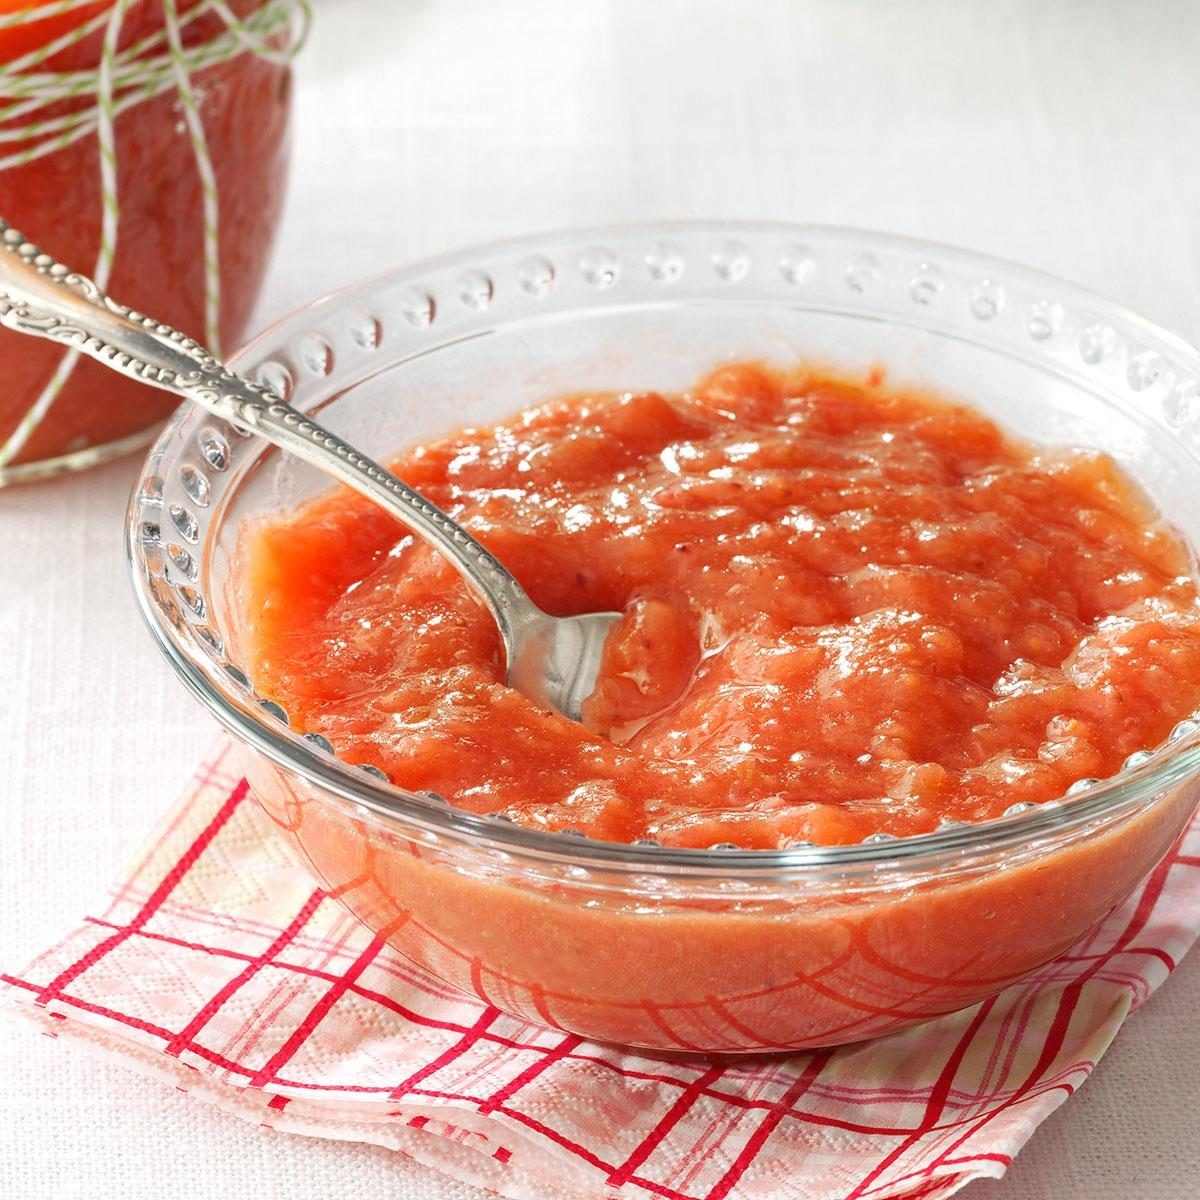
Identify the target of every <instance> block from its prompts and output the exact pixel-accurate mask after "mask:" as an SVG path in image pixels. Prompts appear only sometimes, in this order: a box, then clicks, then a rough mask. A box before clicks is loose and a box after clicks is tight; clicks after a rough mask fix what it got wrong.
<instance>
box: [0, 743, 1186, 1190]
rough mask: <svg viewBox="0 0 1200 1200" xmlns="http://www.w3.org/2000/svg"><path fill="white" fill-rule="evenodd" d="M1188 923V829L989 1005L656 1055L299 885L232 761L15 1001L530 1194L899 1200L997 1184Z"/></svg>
mask: <svg viewBox="0 0 1200 1200" xmlns="http://www.w3.org/2000/svg"><path fill="white" fill-rule="evenodd" d="M1198 924H1200V823H1196V824H1194V825H1193V827H1192V829H1191V830H1190V831H1189V833H1188V835H1187V836H1186V838H1185V839H1184V841H1183V843H1182V844H1181V845H1180V846H1178V847H1177V848H1176V850H1175V852H1174V853H1173V854H1172V856H1171V857H1170V858H1169V859H1168V860H1167V861H1166V862H1164V863H1163V864H1162V866H1160V867H1159V868H1158V870H1156V871H1155V872H1154V874H1153V875H1152V876H1151V878H1150V879H1149V880H1148V881H1147V882H1146V883H1145V885H1144V886H1143V887H1142V888H1141V889H1140V891H1139V892H1138V894H1137V895H1136V896H1134V897H1133V898H1132V899H1131V900H1130V901H1129V903H1128V904H1127V905H1125V907H1124V908H1123V909H1122V910H1121V911H1120V912H1118V913H1117V914H1116V915H1115V916H1113V917H1112V919H1111V920H1109V921H1108V922H1107V923H1106V924H1105V925H1104V926H1103V928H1101V929H1100V930H1098V931H1097V932H1096V933H1095V934H1093V935H1092V936H1091V937H1090V938H1088V939H1087V941H1085V942H1083V943H1082V944H1081V945H1079V946H1078V947H1076V948H1075V950H1074V951H1073V952H1072V953H1071V954H1069V955H1067V956H1066V957H1064V958H1062V959H1060V960H1058V961H1057V962H1055V963H1053V964H1052V965H1050V966H1048V967H1046V968H1045V969H1044V970H1042V971H1040V972H1039V973H1038V975H1037V976H1036V977H1035V978H1033V979H1031V980H1029V981H1028V982H1026V983H1023V984H1019V985H1016V986H1014V987H1012V988H1010V989H1009V990H1008V991H1006V992H1004V993H1003V994H1002V995H1001V996H999V997H997V998H996V999H993V1000H990V1001H987V1002H986V1003H984V1004H981V1005H978V1006H976V1007H975V1008H972V1009H969V1010H967V1011H966V1012H963V1013H958V1014H955V1015H953V1016H950V1017H945V1018H942V1019H940V1020H938V1021H935V1022H933V1023H931V1024H928V1025H925V1026H922V1027H920V1028H918V1029H913V1030H909V1031H907V1032H904V1033H901V1034H897V1035H894V1036H892V1037H889V1038H883V1039H880V1040H878V1041H875V1042H871V1043H867V1044H865V1045H860V1046H850V1047H845V1048H842V1049H838V1050H823V1051H815V1052H808V1053H804V1054H798V1055H796V1056H794V1057H792V1058H788V1059H782V1060H781V1059H773V1060H758V1061H742V1062H737V1061H734V1062H728V1063H715V1064H705V1063H703V1062H700V1063H695V1064H681V1063H679V1062H667V1061H663V1060H660V1059H656V1058H654V1057H651V1056H648V1055H642V1054H634V1053H623V1052H621V1051H618V1050H614V1049H612V1048H610V1047H603V1046H598V1045H593V1044H590V1043H588V1042H586V1041H583V1040H581V1039H580V1038H577V1037H574V1036H572V1035H569V1034H563V1033H561V1032H559V1031H556V1030H551V1029H544V1028H540V1027H538V1026H534V1025H530V1024H526V1023H524V1022H522V1021H518V1020H515V1019H513V1018H511V1017H507V1016H505V1015H503V1014H502V1013H500V1012H498V1011H497V1010H496V1009H494V1008H489V1007H485V1006H484V1005H482V1004H480V1003H477V1002H476V1001H473V1000H469V999H467V998H465V997H463V996H461V995H459V994H458V993H456V992H454V991H452V990H451V989H449V988H448V987H446V986H445V985H443V984H441V983H439V982H438V981H437V980H436V979H432V978H430V977H429V976H428V975H425V974H424V973H423V972H421V971H420V970H418V969H416V968H415V967H413V966H411V965H410V964H409V963H407V962H405V961H404V960H403V959H401V958H399V957H398V956H397V955H396V954H394V953H392V952H391V951H390V950H388V949H387V948H386V947H385V946H383V945H382V944H380V942H379V941H377V940H374V939H372V938H371V936H370V935H369V934H368V933H367V932H365V931H364V930H363V929H362V928H361V927H360V926H358V925H357V923H356V922H354V921H353V920H352V919H351V918H350V917H348V916H346V915H345V914H344V913H343V911H342V910H341V909H340V908H339V906H338V905H337V903H336V902H335V901H333V900H331V899H329V898H328V897H327V896H326V895H325V894H324V893H323V892H321V891H320V890H316V889H314V887H313V884H312V881H311V880H310V879H309V878H308V877H307V876H305V875H304V874H303V873H302V872H301V871H299V870H298V869H297V868H296V867H294V866H293V864H292V861H291V859H290V858H289V855H288V852H287V851H286V849H285V847H284V846H283V845H282V844H281V843H280V842H279V840H278V839H277V837H276V834H275V832H274V829H273V827H272V826H271V824H270V823H269V822H268V821H267V820H266V818H265V817H264V816H263V815H262V814H261V813H260V812H259V810H258V808H257V806H256V805H255V803H254V801H253V799H252V798H251V797H250V796H249V795H248V794H247V788H246V784H245V782H244V781H243V780H241V779H240V778H238V777H236V775H234V774H233V773H232V768H231V760H230V756H229V749H228V746H227V744H225V743H222V744H221V745H220V746H219V747H218V748H217V750H216V752H215V753H214V754H213V756H212V757H211V758H210V759H209V761H207V762H206V763H205V764H204V765H203V767H202V768H201V769H200V771H199V772H198V774H197V775H196V778H195V779H194V781H193V783H192V785H191V787H190V788H189V789H188V791H187V793H186V795H184V796H183V797H182V799H181V800H180V802H179V803H178V804H177V805H176V806H175V807H174V808H173V809H172V810H171V812H170V813H169V814H168V816H167V818H166V820H165V821H164V822H163V824H162V825H161V827H160V828H159V829H158V830H157V832H156V833H155V835H154V837H153V839H152V840H151V842H150V844H149V845H148V846H147V848H146V849H145V850H144V851H143V852H142V854H141V856H140V857H139V858H138V860H137V862H136V863H134V865H133V867H132V869H131V870H130V871H129V873H128V875H127V876H126V877H125V878H124V879H123V880H122V881H121V882H120V884H119V885H118V886H117V888H116V889H115V891H114V892H113V894H112V896H111V898H110V899H109V901H108V903H107V904H106V905H105V906H104V907H103V908H101V909H100V910H99V911H98V913H97V915H95V916H91V917H88V918H86V919H85V921H84V922H83V924H82V925H80V927H79V928H78V929H76V930H75V931H74V932H72V933H71V934H69V935H68V936H67V937H66V938H64V939H63V940H62V941H61V942H60V943H59V944H58V945H56V946H54V947H53V948H52V949H50V950H48V951H47V952H46V953H45V954H43V955H41V956H40V957H39V958H38V959H37V960H36V961H34V962H33V963H31V964H30V965H29V966H28V967H27V968H26V969H25V970H24V971H21V972H18V973H17V974H15V975H5V976H3V977H2V978H3V979H4V981H5V982H6V983H7V984H8V985H9V986H8V988H7V989H6V991H7V997H6V998H7V999H9V1000H11V1001H13V1002H14V1003H12V1004H11V1005H9V1007H11V1008H13V1009H14V1010H15V1011H17V1012H20V1013H23V1014H24V1015H26V1016H27V1017H29V1018H30V1019H32V1020H33V1021H34V1022H36V1023H38V1024H39V1025H40V1026H41V1027H42V1028H43V1030H44V1031H47V1032H50V1033H51V1034H52V1035H53V1036H56V1037H57V1038H58V1039H59V1040H60V1041H62V1040H73V1041H78V1042H82V1043H84V1044H86V1045H88V1046H91V1047H93V1048H95V1049H96V1050H99V1051H103V1052H107V1053H110V1054H113V1055H116V1056H118V1057H119V1058H121V1059H123V1060H125V1061H127V1062H128V1063H129V1064H130V1065H131V1066H134V1067H136V1068H138V1069H140V1070H142V1071H145V1072H147V1073H149V1074H153V1075H156V1076H159V1077H161V1078H165V1079H167V1080H169V1081H171V1082H172V1083H174V1084H175V1085H176V1086H177V1087H180V1088H183V1089H184V1090H187V1091H190V1092H192V1093H194V1094H196V1095H198V1096H200V1097H202V1098H203V1099H206V1100H209V1101H211V1102H212V1103H214V1104H216V1105H218V1106H220V1107H221V1108H224V1109H227V1110H229V1111H231V1112H234V1113H236V1114H238V1115H239V1116H241V1117H244V1118H245V1119H246V1120H249V1121H253V1122H255V1123H263V1124H267V1125H270V1126H273V1127H275V1128H277V1129H281V1130H286V1131H288V1132H291V1133H298V1134H308V1135H310V1136H317V1137H328V1138H340V1139H347V1140H354V1141H364V1142H374V1143H376V1144H378V1145H381V1146H386V1147H389V1148H391V1149H393V1150H396V1151H399V1152H400V1153H402V1154H405V1155H410V1156H412V1157H413V1158H417V1159H420V1160H421V1161H422V1162H425V1163H428V1164H429V1165H431V1166H433V1167H436V1168H438V1169H440V1170H442V1171H444V1172H445V1173H446V1174H448V1175H452V1176H455V1177H457V1178H459V1179H463V1180H467V1181H470V1182H472V1183H475V1184H478V1185H480V1186H483V1187H487V1188H491V1189H493V1190H495V1191H496V1192H498V1193H500V1194H501V1195H504V1196H509V1197H513V1198H514V1200H597V1198H600V1197H609V1198H614V1200H615V1198H621V1200H624V1198H629V1200H633V1198H635V1197H636V1198H638V1200H646V1198H650V1197H665V1198H667V1200H723V1198H724V1197H735V1198H737V1200H742V1198H747V1200H748V1198H763V1200H766V1198H770V1200H801V1198H803V1200H851V1198H853V1200H859V1198H864V1200H865V1198H870V1200H885V1198H887V1200H892V1198H900V1197H903V1198H905V1200H917V1197H922V1198H924V1197H943V1196H949V1195H950V1194H952V1193H953V1192H955V1191H957V1190H958V1189H959V1188H961V1187H962V1186H963V1185H964V1184H966V1183H968V1182H970V1181H971V1180H972V1179H976V1178H979V1177H980V1176H987V1175H1001V1174H1003V1172H1004V1170H1005V1168H1006V1167H1007V1165H1008V1164H1009V1162H1010V1161H1011V1160H1012V1157H1013V1155H1015V1154H1016V1153H1017V1151H1018V1150H1019V1149H1020V1148H1021V1146H1022V1145H1023V1144H1024V1142H1025V1140H1026V1139H1027V1138H1028V1137H1029V1136H1030V1134H1031V1133H1032V1132H1033V1131H1034V1129H1036V1128H1037V1125H1038V1123H1039V1122H1040V1121H1042V1120H1043V1119H1044V1118H1045V1117H1046V1115H1047V1114H1048V1113H1050V1112H1051V1111H1052V1110H1053V1109H1054V1108H1056V1107H1057V1106H1058V1105H1059V1104H1061V1103H1062V1102H1063V1100H1065V1099H1066V1097H1067V1096H1069V1095H1070V1094H1071V1093H1072V1092H1073V1091H1074V1090H1075V1089H1076V1088H1077V1087H1078V1086H1079V1085H1080V1084H1081V1083H1082V1082H1083V1081H1084V1080H1085V1079H1086V1078H1087V1076H1088V1074H1089V1073H1090V1072H1091V1070H1092V1068H1093V1067H1094V1066H1095V1064H1096V1061H1097V1060H1098V1059H1099V1057H1100V1056H1101V1054H1103V1053H1104V1050H1105V1048H1106V1047H1107V1046H1108V1044H1109V1042H1110V1041H1111V1040H1112V1038H1113V1035H1114V1034H1115V1033H1116V1031H1117V1029H1118V1028H1119V1027H1120V1024H1121V1022H1122V1021H1123V1020H1124V1019H1125V1018H1126V1016H1128V1015H1129V1013H1130V1012H1132V1011H1133V1010H1134V1009H1135V1008H1137V1006H1138V1005H1140V1004H1141V1003H1142V1002H1143V1001H1144V1000H1145V999H1146V997H1147V996H1148V995H1149V994H1150V992H1151V991H1153V989H1154V988H1155V987H1157V986H1158V985H1159V984H1160V983H1162V981H1163V980H1164V979H1165V978H1166V977H1167V975H1168V973H1169V972H1170V971H1171V969H1172V968H1173V967H1174V965H1175V963H1176V962H1177V961H1178V960H1179V958H1180V956H1181V955H1182V954H1183V953H1184V952H1185V951H1186V950H1187V948H1188V947H1189V946H1190V945H1191V943H1192V941H1193V940H1194V939H1195V937H1196V933H1197V926H1198Z"/></svg>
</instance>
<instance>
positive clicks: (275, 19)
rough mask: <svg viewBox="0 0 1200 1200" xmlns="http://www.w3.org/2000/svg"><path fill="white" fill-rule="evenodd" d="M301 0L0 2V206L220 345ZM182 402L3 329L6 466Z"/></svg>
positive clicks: (115, 430) (280, 127)
mask: <svg viewBox="0 0 1200 1200" xmlns="http://www.w3.org/2000/svg"><path fill="white" fill-rule="evenodd" d="M307 16H308V5H307V3H305V0H0V217H3V218H4V219H5V220H6V221H8V222H9V224H11V225H12V226H13V227H14V228H16V229H19V230H20V231H21V232H22V233H23V234H25V236H26V237H28V238H29V239H30V240H31V241H33V242H35V243H37V244H38V245H40V246H41V247H42V249H44V250H45V251H47V252H48V253H49V254H51V255H53V256H54V257H55V258H57V259H59V260H60V261H61V262H64V263H67V264H68V265H70V266H72V267H75V268H76V269H78V270H81V271H84V272H85V273H89V274H91V275H92V276H93V278H95V279H96V281H97V283H99V285H100V286H101V288H102V289H103V290H105V291H106V292H108V293H109V294H110V295H112V296H113V297H115V298H116V299H118V300H120V301H121V302H122V303H124V304H128V305H131V306H132V307H135V308H137V309H139V310H141V311H143V312H146V313H149V314H151V315H152V316H154V317H156V318H158V319H160V320H163V321H166V322H167V323H168V324H170V325H173V326H175V327H176V328H177V329H181V330H183V331H184V332H185V333H187V334H188V335H190V336H192V337H194V338H196V339H197V340H199V341H201V342H202V343H204V344H206V345H207V346H208V347H209V348H210V349H211V350H212V351H213V352H214V353H217V354H220V353H222V351H227V350H230V349H232V348H233V347H234V346H236V345H237V343H238V340H239V339H240V338H241V337H242V336H243V334H244V333H245V330H246V325H247V322H248V320H249V317H250V312H251V309H252V308H253V305H254V302H255V299H256V297H257V294H258V289H259V285H260V283H261V281H262V277H263V273H264V270H265V268H266V265H267V258H268V255H269V253H270V249H271V242H272V238H273V236H274V233H275V228H276V225H277V224H278V221H279V215H280V209H281V206H282V201H283V185H284V178H285V171H286V167H287V156H288V137H287V134H288V120H289V111H290V97H289V93H290V85H291V68H290V61H291V58H292V55H293V54H294V53H295V51H296V49H297V48H298V47H299V45H300V42H301V41H302V40H303V34H304V29H305V24H306V20H307ZM176 403H177V402H176V401H174V400H172V399H170V398H169V397H167V396H166V395H165V394H162V393H157V394H156V393H155V392H153V391H152V390H150V389H149V388H146V387H145V386H143V385H141V384H138V383H134V382H133V381H132V380H127V379H122V378H120V377H119V376H117V375H115V374H113V373H112V372H111V371H108V370H106V369H105V368H103V367H101V366H100V365H99V364H98V363H95V362H92V361H91V360H89V359H84V358H80V357H79V356H78V355H77V354H75V353H74V352H71V351H64V350H63V349H62V348H61V347H60V346H56V345H53V344H52V343H50V342H40V341H34V340H32V339H30V338H28V337H23V336H20V335H18V334H15V333H11V332H9V331H7V330H3V329H0V484H6V483H14V482H18V481H21V480H26V479H33V478H37V477H39V476H43V475H48V474H52V473H55V472H58V471H64V470H70V469H74V468H79V467H84V466H89V465H91V464H93V463H97V462H100V461H103V460H104V459H107V458H111V457H114V456H116V455H118V454H122V453H125V452H127V451H129V450H132V449H134V448H136V447H137V446H139V445H141V444H143V443H145V442H147V441H148V440H149V439H150V437H151V436H152V435H153V433H154V431H155V429H156V428H157V426H158V425H159V424H160V423H161V422H162V420H163V418H164V417H165V416H166V415H167V413H168V412H169V411H170V410H171V409H172V408H173V407H174V405H175V404H176Z"/></svg>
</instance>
